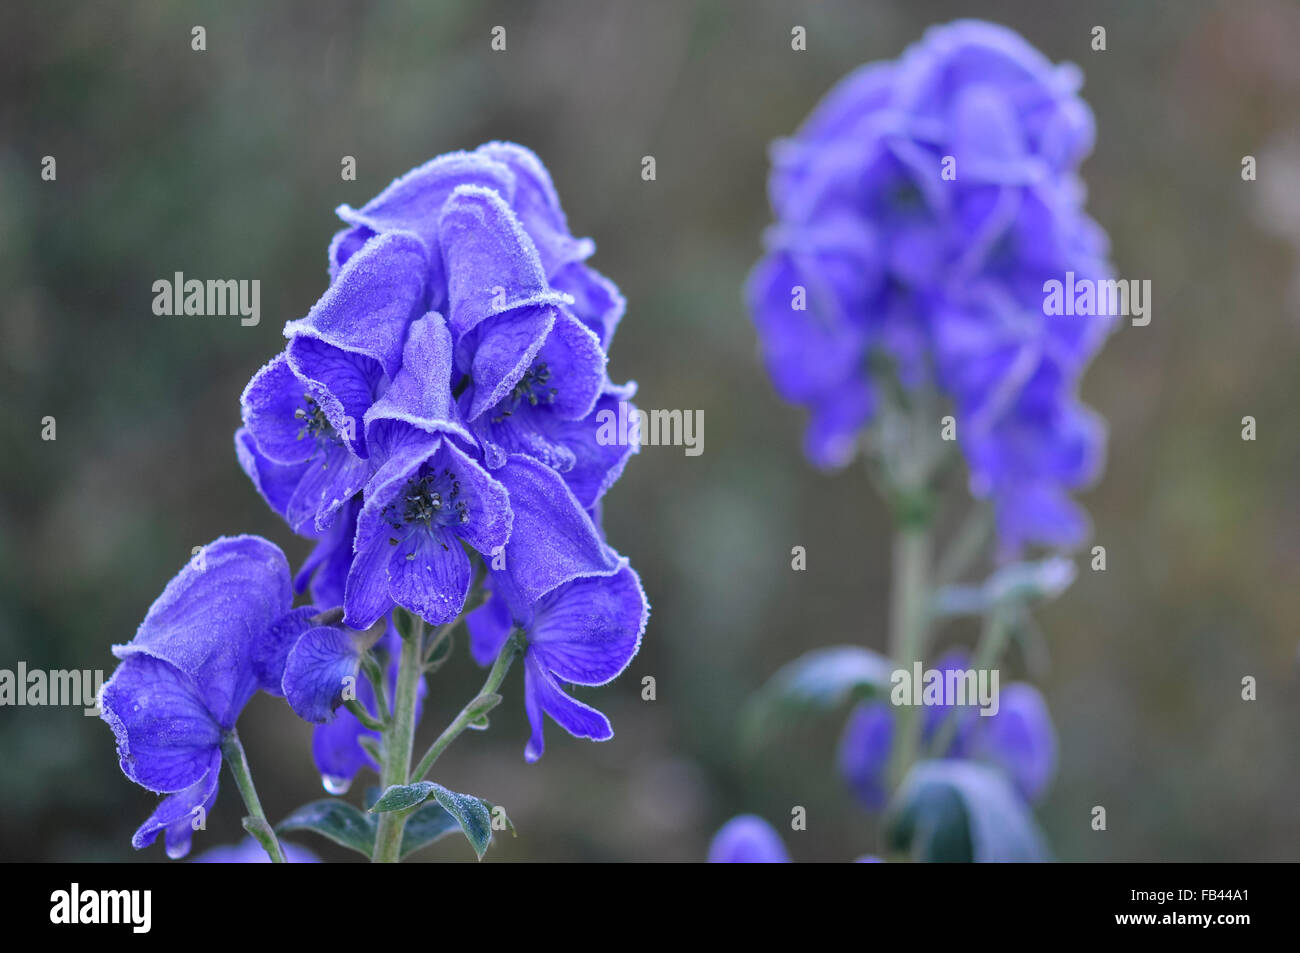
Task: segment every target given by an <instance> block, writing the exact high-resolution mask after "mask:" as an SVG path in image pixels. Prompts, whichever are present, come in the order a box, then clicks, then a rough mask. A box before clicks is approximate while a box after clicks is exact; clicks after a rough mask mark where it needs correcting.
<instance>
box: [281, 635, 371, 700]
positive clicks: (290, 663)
mask: <svg viewBox="0 0 1300 953" xmlns="http://www.w3.org/2000/svg"><path fill="white" fill-rule="evenodd" d="M360 670H361V652H360V650H359V649H358V648H357V645H356V643H355V642H354V641H353V640H352V639H351V638H350V637H349V636H348V635H347V634H346V633H345V632H342V631H340V630H339V629H336V628H334V627H333V626H316V627H315V628H312V629H309V630H307V631H306V632H304V633H303V635H302V637H301V638H299V639H298V640H297V642H295V643H294V645H293V648H292V649H290V650H289V655H288V658H287V659H286V660H285V666H284V682H283V686H284V697H285V699H286V700H287V701H288V702H289V707H290V708H292V709H293V710H294V712H296V713H297V715H298V717H299V718H301V719H303V720H304V721H310V722H314V723H316V724H320V723H323V722H326V721H329V720H330V719H331V718H332V717H333V715H334V709H335V708H337V707H338V706H339V705H341V704H342V703H343V696H344V693H345V691H346V690H347V689H348V688H349V687H350V688H351V689H352V691H353V693H354V697H355V692H356V691H357V674H358V672H360Z"/></svg>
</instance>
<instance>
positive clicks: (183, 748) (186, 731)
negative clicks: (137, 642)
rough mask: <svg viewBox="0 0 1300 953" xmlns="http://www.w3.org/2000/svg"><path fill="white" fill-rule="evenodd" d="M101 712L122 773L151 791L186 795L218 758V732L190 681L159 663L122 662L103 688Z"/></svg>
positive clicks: (149, 660)
mask: <svg viewBox="0 0 1300 953" xmlns="http://www.w3.org/2000/svg"><path fill="white" fill-rule="evenodd" d="M102 707H103V716H102V717H103V719H104V721H106V722H107V723H108V725H109V727H110V728H112V729H113V734H114V735H115V736H116V737H117V755H118V761H119V763H120V764H121V766H122V772H123V773H124V774H125V775H126V776H127V777H128V778H130V779H131V780H132V781H134V782H135V783H136V784H139V785H140V786H142V787H146V788H148V789H149V790H151V791H157V792H160V793H169V794H170V793H174V792H177V791H184V790H185V789H186V788H188V787H190V786H191V785H193V784H195V783H196V782H198V781H199V780H201V779H202V778H203V776H204V774H205V773H206V772H207V771H208V769H209V766H210V763H211V760H212V756H213V753H214V752H216V753H217V755H218V757H219V756H220V749H221V726H220V725H218V724H217V722H216V719H214V718H213V717H212V714H211V712H209V711H208V709H207V706H206V705H205V703H204V700H203V697H202V694H201V693H200V691H199V688H198V686H197V685H196V684H195V682H194V679H193V678H191V677H190V676H188V675H186V674H185V673H184V672H181V671H179V670H178V669H177V668H176V667H175V666H174V665H171V664H169V663H167V662H164V661H162V660H161V659H156V658H151V657H150V656H148V655H135V656H132V657H130V658H128V659H126V660H125V661H123V662H122V664H121V665H119V666H118V667H117V671H116V672H114V673H113V677H112V678H110V679H109V680H108V682H107V683H106V684H105V685H104V689H103V694H102Z"/></svg>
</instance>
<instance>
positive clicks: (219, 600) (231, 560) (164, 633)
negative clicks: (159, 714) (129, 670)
mask: <svg viewBox="0 0 1300 953" xmlns="http://www.w3.org/2000/svg"><path fill="white" fill-rule="evenodd" d="M292 602H293V587H292V585H291V583H290V580H289V563H288V561H287V560H286V559H285V558H284V553H282V552H280V550H279V548H278V547H276V546H275V545H274V544H272V543H269V542H267V541H266V540H264V539H262V538H261V537H258V536H235V537H222V538H221V539H218V540H215V541H214V542H211V543H209V544H208V545H207V546H204V547H203V548H202V549H201V550H200V551H199V553H198V554H196V555H195V556H194V557H193V558H192V559H191V560H190V562H189V563H188V564H186V566H185V568H184V569H182V570H181V572H180V573H179V574H178V575H177V576H176V577H175V578H174V579H172V581H171V582H169V583H168V584H167V588H166V589H164V590H163V593H162V595H161V596H159V597H158V599H157V600H156V601H155V602H154V604H153V605H152V606H150V608H149V612H148V614H147V615H146V616H145V619H144V622H142V623H141V624H140V628H139V630H138V631H137V632H136V635H135V638H134V639H133V640H132V641H131V642H130V643H129V644H127V645H118V646H114V647H113V653H114V654H115V655H116V656H117V657H118V658H123V659H124V658H128V657H130V656H132V655H135V654H146V655H150V656H153V657H154V658H158V659H162V660H163V661H166V662H169V663H170V664H172V665H173V666H175V667H176V668H177V669H179V670H180V671H181V672H183V673H185V674H187V675H189V676H190V677H191V678H193V679H194V682H195V684H196V685H198V686H200V690H201V692H202V697H203V700H204V703H205V705H206V706H207V708H208V710H209V711H210V712H211V713H212V715H213V717H214V718H215V719H216V721H217V722H218V723H219V724H220V725H221V726H222V727H224V728H229V727H231V726H232V725H233V724H234V721H235V718H236V717H237V716H238V714H239V711H240V709H242V708H243V706H244V703H245V702H246V701H247V700H248V698H249V696H250V695H252V694H253V692H254V691H256V689H257V676H256V671H255V667H254V664H253V655H252V651H253V649H254V647H255V646H256V644H257V642H258V639H259V637H260V636H261V635H262V634H263V633H264V632H266V631H267V629H269V628H270V627H271V626H272V625H273V624H274V623H275V622H276V621H277V620H279V619H280V617H281V616H283V615H284V614H285V613H286V612H287V611H288V610H289V607H290V605H291V604H292Z"/></svg>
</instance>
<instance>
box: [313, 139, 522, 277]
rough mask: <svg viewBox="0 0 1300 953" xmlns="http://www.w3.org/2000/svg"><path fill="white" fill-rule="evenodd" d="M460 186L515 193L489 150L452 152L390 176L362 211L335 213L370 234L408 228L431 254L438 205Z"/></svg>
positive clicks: (511, 178)
mask: <svg viewBox="0 0 1300 953" xmlns="http://www.w3.org/2000/svg"><path fill="white" fill-rule="evenodd" d="M461 185H477V186H480V187H482V188H485V189H488V190H491V191H494V192H497V193H499V194H500V195H501V196H502V197H503V198H505V200H506V201H509V200H510V199H511V197H512V196H513V194H514V176H513V175H512V173H511V172H510V170H509V169H508V168H506V167H505V166H504V165H503V164H502V163H500V162H496V161H493V158H492V156H490V155H489V154H487V153H485V152H483V151H482V150H479V151H478V152H476V153H469V152H450V153H447V154H446V155H441V156H438V157H437V158H436V159H431V160H429V161H428V162H426V163H424V165H421V166H418V167H417V168H414V169H412V170H411V171H410V172H407V173H406V174H405V175H402V176H399V177H398V178H396V179H394V180H393V181H392V183H390V184H389V185H388V187H387V188H385V189H384V191H382V192H380V193H379V195H377V196H375V197H374V198H373V199H371V200H370V201H369V202H367V203H366V204H365V205H363V206H362V207H361V208H360V209H353V208H351V207H350V206H347V205H340V206H339V207H338V209H337V214H338V216H339V218H341V219H343V221H345V222H347V223H348V224H349V225H352V226H354V228H356V229H360V230H365V231H368V232H370V233H372V234H379V233H384V232H392V231H405V232H411V233H413V234H415V235H417V236H419V238H420V239H421V241H423V242H424V244H425V247H426V248H427V249H428V252H429V254H430V256H431V257H432V256H434V255H436V253H437V250H438V234H437V231H438V221H439V217H440V216H441V213H442V207H443V205H445V204H446V202H447V199H448V198H449V197H450V196H451V194H452V192H453V191H455V189H456V188H457V187H458V186H461ZM355 240H356V239H355V238H354V239H353V241H355Z"/></svg>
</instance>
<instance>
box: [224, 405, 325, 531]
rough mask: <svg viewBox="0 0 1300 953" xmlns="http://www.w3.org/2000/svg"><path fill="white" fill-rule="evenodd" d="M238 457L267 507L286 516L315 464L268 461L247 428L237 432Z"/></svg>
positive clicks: (236, 450)
mask: <svg viewBox="0 0 1300 953" xmlns="http://www.w3.org/2000/svg"><path fill="white" fill-rule="evenodd" d="M235 457H236V458H237V459H238V460H239V467H240V469H241V470H243V471H244V473H245V474H247V476H248V478H249V479H250V480H252V481H253V487H254V488H255V489H256V490H257V492H258V493H260V494H261V495H262V499H264V500H266V505H267V506H269V507H271V509H272V510H273V511H274V512H276V513H277V514H279V515H280V516H281V517H284V515H285V513H286V512H288V509H289V501H290V500H292V499H293V494H294V491H296V490H297V489H298V484H299V483H300V482H301V481H302V475H303V473H304V472H305V471H306V469H307V468H308V467H309V466H311V462H310V461H308V462H305V463H292V464H281V463H276V462H275V461H274V460H271V459H269V458H267V457H266V456H265V455H264V454H263V453H262V452H261V451H260V450H259V449H258V447H257V441H255V440H254V439H253V435H252V434H251V433H249V432H248V428H247V427H240V428H239V429H238V430H236V431H235Z"/></svg>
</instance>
